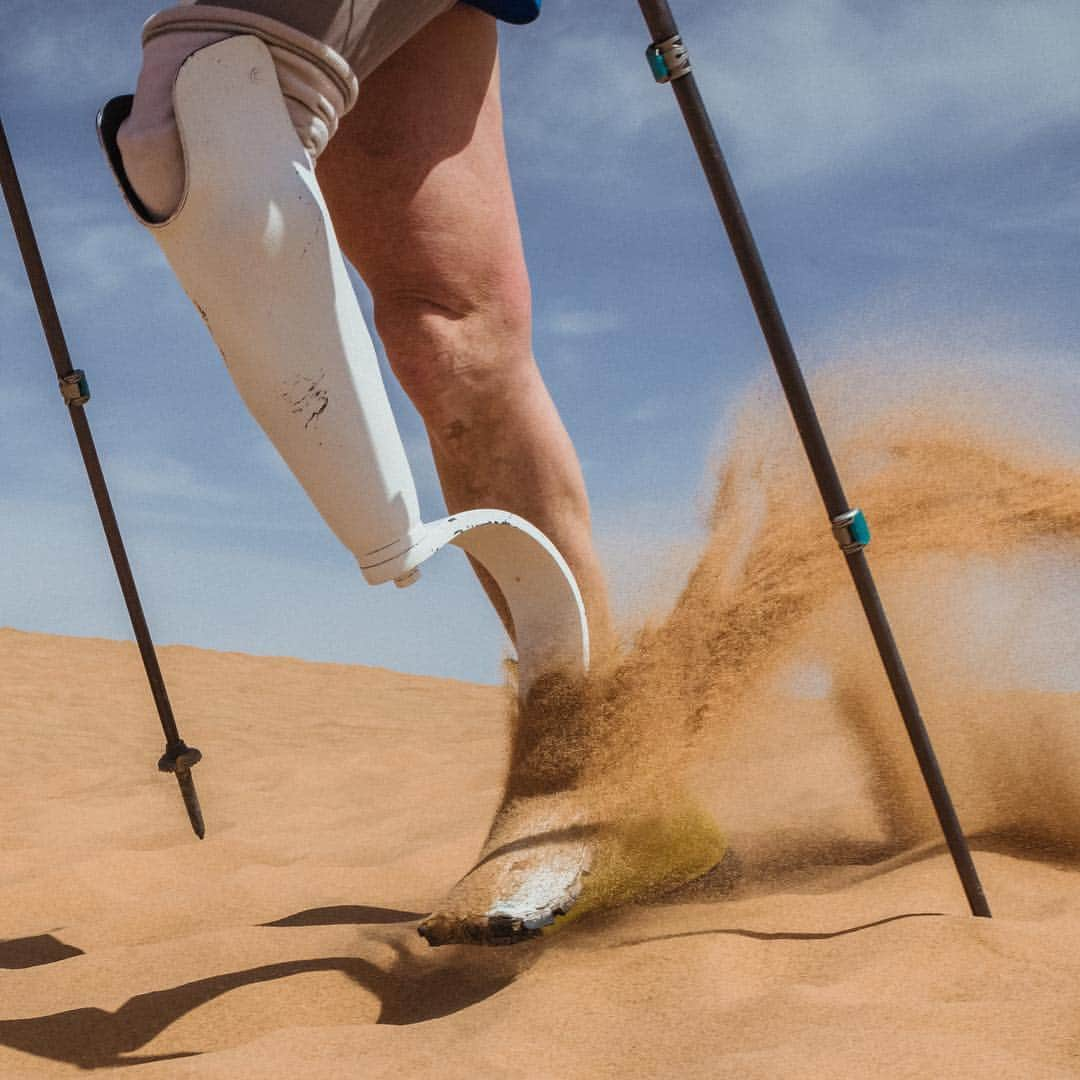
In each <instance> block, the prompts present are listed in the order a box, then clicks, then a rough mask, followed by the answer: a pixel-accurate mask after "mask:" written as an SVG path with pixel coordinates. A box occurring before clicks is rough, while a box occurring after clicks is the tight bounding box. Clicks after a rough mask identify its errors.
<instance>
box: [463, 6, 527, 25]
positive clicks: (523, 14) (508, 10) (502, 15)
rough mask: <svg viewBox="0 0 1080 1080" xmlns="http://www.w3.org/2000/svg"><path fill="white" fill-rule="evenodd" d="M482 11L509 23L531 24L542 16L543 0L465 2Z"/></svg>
mask: <svg viewBox="0 0 1080 1080" xmlns="http://www.w3.org/2000/svg"><path fill="white" fill-rule="evenodd" d="M465 3H466V4H471V5H472V6H473V7H475V8H479V9H480V10H481V11H486V12H487V13H488V14H489V15H494V16H495V18H496V19H502V21H503V22H509V23H529V22H532V21H533V19H535V18H536V17H537V16H538V15H539V14H540V4H541V0H465Z"/></svg>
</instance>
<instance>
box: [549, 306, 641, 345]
mask: <svg viewBox="0 0 1080 1080" xmlns="http://www.w3.org/2000/svg"><path fill="white" fill-rule="evenodd" d="M621 325H622V319H621V318H620V316H619V315H617V314H616V313H615V312H613V311H590V310H584V309H579V310H570V309H564V310H561V311H560V310H556V311H552V312H550V313H548V314H547V315H545V316H544V317H543V318H542V319H541V320H540V329H541V330H542V331H544V332H546V333H548V334H554V335H556V336H557V337H564V338H566V337H568V338H575V337H594V336H597V335H600V334H611V333H613V332H614V331H616V330H618V329H619V327H620V326H621Z"/></svg>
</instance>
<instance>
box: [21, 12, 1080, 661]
mask: <svg viewBox="0 0 1080 1080" xmlns="http://www.w3.org/2000/svg"><path fill="white" fill-rule="evenodd" d="M673 6H674V10H675V14H676V17H677V18H678V20H679V22H680V25H681V28H682V30H683V35H684V38H685V39H686V41H687V43H688V44H689V46H690V49H691V54H692V57H693V59H694V61H695V65H696V71H697V75H698V78H699V82H700V84H701V87H702V91H703V93H704V95H705V98H706V101H707V102H708V103H709V105H710V108H711V111H712V114H713V120H714V123H715V125H716V127H717V130H718V133H719V136H720V140H721V144H722V145H723V146H724V148H725V152H726V154H727V156H728V159H729V162H730V164H731V168H732V171H733V173H734V176H735V180H736V183H737V185H738V186H739V189H740V192H741V194H742V197H743V201H744V203H745V205H746V209H747V212H748V214H749V217H750V220H751V223H752V225H753V226H754V229H755V232H756V234H757V237H758V242H759V245H760V247H761V249H762V253H763V255H764V258H765V261H766V265H767V266H768V268H769V271H770V273H771V275H772V277H773V282H774V286H775V288H776V291H777V294H778V297H779V299H780V303H781V307H782V309H783V311H784V314H785V317H786V319H787V321H788V324H789V328H790V330H791V332H792V336H793V338H794V340H795V343H796V347H797V348H798V349H799V351H800V354H801V355H802V356H803V358H804V359H805V361H806V362H807V363H808V365H809V366H811V367H812V366H814V365H816V364H819V363H822V362H825V361H827V360H828V359H829V357H830V356H831V355H833V354H835V353H836V352H845V351H850V350H851V349H852V348H865V349H869V350H873V349H875V348H878V347H879V345H880V344H881V343H892V344H893V345H895V342H897V341H898V340H899V341H917V342H920V343H924V344H925V343H927V342H930V343H933V347H934V348H936V349H938V350H944V351H945V352H946V353H947V351H948V350H949V349H957V350H961V349H970V348H980V349H984V350H990V351H991V352H993V353H994V354H995V355H997V356H1000V357H1003V358H1009V357H1015V358H1019V362H1020V363H1024V364H1031V365H1058V366H1059V368H1060V369H1061V370H1069V369H1071V370H1072V371H1073V372H1075V370H1076V346H1077V341H1078V337H1080V335H1078V331H1080V304H1078V303H1077V295H1078V285H1080V260H1078V259H1077V240H1078V230H1080V81H1078V80H1077V78H1076V74H1075V72H1076V68H1077V64H1078V61H1080V44H1078V43H1080V6H1078V5H1076V4H1075V3H1074V2H1073V0H1068V2H1057V3H1055V2H1049V0H1026V2H997V0H986V2H985V3H980V4H978V5H973V4H971V3H970V2H964V0H956V2H953V0H932V2H931V0H923V2H913V3H907V4H902V5H897V4H894V3H888V4H886V3H868V2H859V3H855V2H843V0H797V2H764V3H749V2H741V3H739V2H736V3H730V4H723V5H718V4H715V3H713V2H712V0H674V3H673ZM43 10H47V15H45V16H43V15H42V11H43ZM154 10H155V7H154V4H153V3H148V2H147V3H144V2H141V0H140V2H137V0H113V2H110V3H108V4H101V3H96V4H91V3H88V2H85V0H67V2H65V3H64V4H58V5H48V6H47V8H43V6H42V5H40V4H38V3H31V2H29V0H4V4H3V11H4V22H5V33H4V35H3V39H2V41H0V113H2V115H3V118H4V122H5V125H6V127H7V131H8V137H9V139H10V141H11V143H12V147H13V150H14V153H15V156H16V161H17V164H18V165H19V168H20V173H21V177H22V181H23V186H24V189H25V191H26V195H27V200H28V202H29V205H30V209H31V213H32V215H33V217H34V221H35V225H36V227H37V230H38V236H39V241H40V243H41V247H42V250H43V254H44V257H45V261H46V265H47V267H48V270H49V273H50V277H51V279H52V282H53V286H54V289H55V293H56V297H57V302H58V305H59V308H60V312H61V317H62V319H63V321H64V325H65V329H66V331H67V335H68V340H69V344H70V346H71V351H72V354H73V357H74V360H75V363H76V364H77V365H79V366H82V367H85V368H86V369H87V370H88V372H89V374H90V378H91V383H92V386H93V391H94V400H93V402H92V404H91V406H90V419H91V423H92V424H93V427H94V432H95V435H96V438H97V440H98V445H99V449H100V451H101V455H102V458H103V461H104V464H105V469H106V475H107V477H108V479H109V481H110V485H111V488H112V492H113V497H114V501H115V503H116V507H117V511H118V513H119V516H120V521H121V525H122V527H123V529H124V532H125V536H126V539H127V542H128V546H129V549H130V554H131V557H132V562H133V564H134V566H135V570H136V575H137V578H138V580H139V584H140V588H141V591H142V593H143V600H144V604H145V607H146V610H147V613H148V616H149V618H150V622H151V626H152V628H153V630H154V633H155V636H156V637H157V639H158V640H159V641H160V642H162V643H167V642H186V643H190V644H195V645H201V646H206V647H211V648H219V649H230V650H240V651H245V652H258V653H273V654H285V655H292V656H300V657H305V658H311V659H325V660H335V661H344V662H355V663H366V664H375V665H383V666H388V667H393V668H397V669H400V670H406V671H414V672H423V673H431V674H439V675H450V676H456V677H461V678H475V679H484V680H496V679H497V678H498V664H499V658H500V656H501V655H502V653H503V650H504V645H503V641H502V634H501V630H500V628H499V626H498V623H497V621H496V620H495V618H494V616H493V615H492V614H491V613H490V611H489V610H488V608H487V606H486V604H485V602H484V600H483V598H482V596H481V594H480V591H479V589H478V587H477V586H475V584H474V582H473V581H472V578H471V576H470V574H469V572H468V570H467V568H466V566H465V564H464V560H463V559H461V558H460V557H459V556H458V554H457V553H456V552H446V553H444V554H443V555H441V556H440V557H438V558H437V559H436V560H433V561H432V562H431V563H430V564H429V565H428V567H427V568H426V571H425V576H424V580H423V582H422V583H421V584H420V585H418V586H416V587H414V588H412V589H410V590H406V591H404V592H402V591H400V590H395V589H392V588H381V589H371V588H369V587H367V586H365V585H364V584H363V582H362V581H361V579H360V576H359V574H358V572H357V571H356V569H355V565H354V563H353V562H352V560H351V558H350V556H349V555H348V554H347V553H346V552H345V551H344V550H343V549H342V548H341V547H340V546H339V545H338V544H337V542H336V541H335V540H334V538H333V537H332V536H331V535H330V533H329V532H328V531H327V530H326V529H325V527H323V525H322V524H321V522H320V520H319V519H318V517H317V516H316V515H315V513H314V512H313V511H312V510H311V508H310V507H309V506H308V504H307V503H306V501H305V499H304V497H303V495H302V493H301V492H300V490H299V488H298V487H297V485H296V484H295V482H294V481H293V480H292V478H291V476H290V475H289V473H288V472H287V470H286V469H285V468H284V466H283V465H282V464H281V463H280V462H279V461H278V460H277V458H276V456H275V454H274V452H273V450H272V449H271V448H270V446H269V445H268V444H267V443H266V442H265V440H264V439H263V437H262V436H261V434H260V432H259V431H258V429H257V428H256V427H255V425H254V423H253V422H252V421H251V420H250V418H248V416H247V415H246V413H245V412H244V410H243V408H242V407H241V405H240V403H239V400H238V399H237V397H236V394H235V392H234V391H233V389H232V386H231V383H230V382H229V380H228V377H227V375H226V373H225V371H224V369H223V367H222V365H221V363H220V361H219V359H218V358H217V355H216V353H215V351H214V349H213V346H212V343H211V342H210V340H209V338H208V337H207V335H206V333H205V330H204V328H203V326H202V323H201V321H200V320H199V318H198V317H197V315H195V314H194V312H193V311H192V310H191V309H190V306H189V304H188V302H187V300H186V298H185V297H184V296H183V294H182V292H181V291H180V289H179V287H178V286H177V285H176V284H175V282H174V281H173V279H172V278H171V275H170V273H169V271H168V269H167V267H166V266H165V264H164V261H163V259H162V258H161V256H160V255H159V254H158V252H157V250H156V248H155V247H154V245H153V243H152V242H151V241H150V239H149V238H148V237H147V236H145V235H144V234H143V233H142V232H141V231H140V230H139V229H138V228H137V227H136V226H135V225H134V223H133V222H132V221H131V219H130V218H129V216H128V215H127V212H126V210H125V208H124V207H123V205H122V203H121V201H120V199H119V197H118V195H117V194H116V192H115V190H114V188H113V185H112V181H111V178H110V176H109V174H108V172H107V171H106V169H105V167H104V165H103V163H102V161H101V159H100V154H99V151H98V148H97V144H96V139H95V134H94V125H93V120H94V115H95V113H96V110H97V108H98V107H99V105H100V104H101V103H102V102H103V101H104V100H105V99H106V98H107V97H109V96H111V95H113V94H115V93H120V92H125V91H127V90H129V89H130V88H131V87H132V86H133V84H134V80H135V76H136V74H137V70H138V63H139V52H138V35H139V27H140V25H141V22H142V21H143V20H144V19H145V18H146V17H148V16H149V15H150V14H152V13H153V11H154ZM502 43H503V70H504V96H505V101H506V116H507V134H508V142H509V147H510V155H511V166H512V169H513V173H514V177H515V185H516V190H517V193H518V199H519V208H520V212H521V218H522V226H523V230H524V234H525V242H526V249H527V252H528V256H529V263H530V270H531V274H532V279H533V285H534V290H535V308H536V351H537V356H538V358H539V360H540V363H541V365H542V367H543V370H544V372H545V376H546V378H547V380H548V382H549V385H550V386H551V389H552V392H553V394H554V396H555V398H556V401H557V402H558V404H559V406H560V408H561V410H562V412H563V415H564V418H565V420H566V422H567V426H568V427H569V429H570V432H571V435H572V436H573V438H574V440H575V442H576V444H577V446H578V448H579V451H580V454H581V457H582V460H583V463H584V467H585V471H586V477H587V480H588V483H589V487H590V491H591V495H592V499H593V506H594V516H595V524H596V532H597V537H598V542H599V545H600V548H601V551H602V552H603V553H604V555H605V558H606V560H607V562H608V565H609V568H610V572H611V577H612V585H613V590H614V594H615V599H616V604H617V607H618V609H619V611H620V612H621V613H622V614H623V616H624V618H626V619H627V620H629V621H630V622H633V620H634V619H635V618H637V617H639V616H640V615H641V613H642V612H643V611H644V610H647V609H649V608H650V607H655V605H657V604H659V603H662V602H663V601H664V600H665V599H666V598H670V597H671V596H672V595H673V593H674V591H675V590H676V589H677V587H678V585H679V582H680V581H681V580H682V576H683V575H684V574H685V572H686V570H687V568H688V566H689V565H690V563H691V561H692V558H693V553H694V551H695V550H696V547H697V545H698V544H699V543H700V539H701V535H702V521H703V517H704V509H705V507H706V505H707V503H708V495H709V487H710V477H711V471H712V468H713V462H714V456H715V449H716V447H717V445H719V444H720V443H721V442H722V440H723V436H724V430H725V424H726V414H727V411H728V410H729V409H730V407H731V405H732V403H733V402H734V401H735V400H736V399H737V398H738V396H739V395H740V393H741V392H742V391H743V390H744V389H745V388H746V387H747V386H748V385H750V384H751V383H752V382H753V381H754V380H755V379H757V378H760V377H761V375H762V373H763V372H766V371H767V368H768V357H767V354H766V352H765V350H764V347H763V345H762V344H761V341H760V337H759V334H758V330H757V326H756V323H755V322H754V320H753V315H752V312H751V309H750V307H749V304H748V302H747V300H746V297H745V294H744V292H743V289H742V285H741V281H740V280H739V278H738V276H737V273H736V271H735V268H734V264H733V260H732V258H731V255H730V253H729V251H728V248H727V246H726V241H725V239H724V237H723V233H722V230H721V227H720V225H719V222H718V220H717V219H716V216H715V212H714V210H713V209H712V205H711V202H710V199H709V195H708V192H707V189H706V188H705V184H704V181H703V179H702V178H701V176H700V173H699V172H698V169H697V165H696V161H695V159H694V158H693V155H692V150H691V148H690V144H689V140H688V138H687V136H686V133H685V130H684V129H683V127H682V122H681V119H680V118H679V115H678V112H677V109H676V107H675V103H674V101H673V99H672V95H671V93H670V91H669V90H667V89H666V88H660V87H657V86H655V85H654V84H653V82H652V79H651V77H650V75H649V72H648V68H647V66H646V64H645V60H644V55H643V54H644V47H645V45H646V44H647V36H646V33H645V30H644V24H643V23H642V20H641V16H640V13H639V10H638V8H637V5H636V3H634V2H633V0H625V2H622V0H604V2H603V3H602V4H588V5H586V4H575V3H571V0H545V4H544V16H543V18H542V19H541V20H540V21H539V22H538V23H536V24H534V25H533V26H531V27H529V28H513V27H508V28H505V32H504V33H503V37H502ZM0 312H2V316H0V318H2V328H3V333H2V334H0V551H2V558H0V625H11V626H15V627H19V628H21V629H27V630H40V631H48V632H54V633H72V634H88V635H98V636H106V637H127V636H129V630H128V627H127V623H126V616H125V613H124V610H123V606H122V603H121V600H120V597H119V592H118V589H117V587H116V584H115V581H114V579H113V577H112V571H111V567H110V565H109V563H108V560H107V554H106V550H105V547H104V544H103V542H102V539H101V536H100V530H99V526H98V524H97V520H96V516H95V512H94V509H93V504H92V502H91V500H90V496H89V492H88V490H87V486H86V481H85V478H84V475H83V472H82V466H81V463H80V461H79V459H78V455H77V451H76V448H75V444H74V439H73V437H72V435H71V431H70V425H69V423H68V420H67V418H66V416H65V415H64V409H63V407H62V405H61V404H60V402H59V398H58V396H57V393H56V390H55V384H54V382H53V379H52V375H51V368H50V362H49V358H48V354H47V352H46V351H45V347H44V342H43V339H42V335H41V331H40V328H39V326H38V323H37V319H36V315H35V312H34V309H33V305H32V301H31V298H30V294H29V291H28V289H27V287H26V284H25V280H24V277H23V272H22V268H21V264H20V263H19V261H18V255H17V251H16V249H15V245H14V240H13V238H12V236H11V232H10V228H9V226H8V224H7V222H6V217H5V218H4V223H3V224H2V225H0ZM1072 385H1073V386H1074V385H1075V384H1072ZM873 390H874V388H873V387H872V386H871V387H867V393H868V394H872V393H873ZM391 393H392V399H393V402H394V405H395V408H396V410H397V414H398V416H399V420H400V424H401V427H402V430H403V433H404V436H405V440H406V445H407V447H408V449H409V453H410V457H411V460H412V462H413V467H414V470H415V472H416V474H417V480H418V484H419V487H420V493H421V502H422V506H423V508H424V512H425V516H427V517H433V516H436V515H438V514H439V513H440V512H441V502H440V499H439V495H438V488H437V484H436V482H435V478H434V471H433V468H432V465H431V461H430V455H429V453H428V451H427V447H426V441H425V438H424V435H423V430H422V427H421V425H420V424H419V421H418V419H417V418H416V416H415V414H414V413H413V412H412V410H411V408H410V407H409V405H408V403H407V402H406V401H405V400H404V398H403V396H402V395H401V394H400V393H399V392H397V390H396V388H393V389H392V391H391Z"/></svg>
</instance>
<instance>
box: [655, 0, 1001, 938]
mask: <svg viewBox="0 0 1080 1080" xmlns="http://www.w3.org/2000/svg"><path fill="white" fill-rule="evenodd" d="M638 3H639V5H640V7H641V13H642V15H644V17H645V22H646V24H647V25H648V28H649V33H650V34H651V35H652V40H653V42H654V43H656V44H659V43H661V42H666V41H668V40H670V39H671V38H675V37H678V34H679V30H678V27H677V26H676V24H675V18H674V16H673V15H672V13H671V8H670V6H669V4H668V2H667V0H638ZM671 86H672V89H673V90H674V92H675V97H676V100H677V101H678V103H679V108H680V109H681V110H682V114H683V119H684V120H685V121H686V126H687V128H688V129H689V131H690V137H691V138H692V139H693V142H694V147H695V149H696V150H697V154H698V158H699V159H700V161H701V166H702V168H703V169H704V171H705V176H706V179H707V180H708V183H709V188H710V189H711V191H712V194H713V198H714V200H715V201H716V207H717V209H718V210H719V211H720V217H721V218H722V220H723V222H724V228H725V230H726V231H727V235H728V239H729V240H730V242H731V246H732V249H733V250H734V253H735V258H736V261H737V262H738V264H739V270H740V271H741V273H742V276H743V281H744V282H745V283H746V288H747V291H748V292H749V294H750V300H751V302H752V303H753V305H754V311H755V312H756V313H757V318H758V322H759V324H760V325H761V330H762V333H763V334H764V336H765V341H766V343H767V345H768V347H769V352H770V354H771V355H772V359H773V364H774V365H775V367H776V372H777V375H778V376H779V377H780V383H781V385H782V387H783V390H784V395H785V397H786V398H787V402H788V406H789V408H790V409H791V414H792V416H793V417H794V419H795V426H796V428H797V429H798V432H799V437H800V439H801V440H802V444H803V447H804V449H805V451H806V456H807V457H808V458H809V461H810V468H811V469H812V471H813V474H814V479H815V481H816V482H817V486H818V490H819V491H820V492H821V498H822V501H823V502H824V504H825V509H826V511H827V513H828V515H829V519H830V520H835V519H836V518H838V517H840V516H841V515H844V514H846V513H848V512H849V510H850V507H849V506H848V502H847V497H846V496H845V494H844V489H843V486H842V485H841V483H840V476H839V474H838V473H837V471H836V465H835V463H834V462H833V458H832V454H831V453H830V452H829V446H828V443H827V442H826V440H825V434H824V432H823V431H822V429H821V423H820V422H819V420H818V416H817V411H816V410H815V408H814V403H813V400H812V399H811V397H810V391H809V390H808V389H807V386H806V380H805V379H804V378H803V374H802V369H801V368H800V367H799V361H798V358H797V357H796V355H795V350H794V348H793V346H792V344H791V338H790V337H789V336H788V332H787V328H786V327H785V325H784V320H783V317H782V316H781V314H780V308H779V305H778V304H777V302H776V296H775V295H774V293H773V290H772V285H771V284H770V282H769V278H768V275H767V274H766V273H765V267H764V264H763V263H762V261H761V255H760V253H759V252H758V249H757V244H756V243H755V242H754V237H753V234H752V233H751V231H750V225H749V222H748V221H747V220H746V215H745V213H744V212H743V208H742V203H741V202H740V200H739V196H738V193H737V192H736V190H735V184H734V182H733V181H732V179H731V173H730V172H729V171H728V167H727V163H726V161H725V160H724V155H723V152H722V151H721V149H720V143H719V141H718V140H717V138H716V132H715V130H714V129H713V126H712V122H711V121H710V119H709V114H708V110H707V109H706V107H705V102H704V101H703V100H702V97H701V93H700V91H699V90H698V87H697V82H696V80H695V78H694V76H693V73H692V72H689V71H688V72H687V73H686V74H682V75H678V76H677V77H676V78H674V79H672V82H671ZM844 554H845V557H846V559H847V565H848V570H849V571H850V573H851V577H852V580H853V581H854V583H855V589H856V591H857V592H858V594H859V600H860V602H861V603H862V607H863V611H864V612H865V614H866V618H867V621H868V622H869V624H870V631H871V633H872V634H873V637H874V642H875V644H876V645H877V648H878V652H879V653H880V655H881V661H882V664H883V665H884V667H885V672H886V674H887V676H888V679H889V684H890V686H891V687H892V691H893V696H894V697H895V698H896V703H897V706H898V707H899V709H900V715H901V716H902V717H903V720H904V725H905V727H906V728H907V732H908V736H909V738H910V739H911V745H912V748H913V749H914V751H915V757H916V759H917V760H918V763H919V768H920V770H921V771H922V775H923V779H924V780H925V782H926V787H927V790H928V791H929V793H930V799H931V801H932V802H933V805H934V810H935V811H936V812H937V817H938V821H939V823H940V825H941V830H942V832H943V833H944V835H945V841H946V843H947V844H948V847H949V851H950V853H951V854H952V858H953V862H954V864H955V865H956V871H957V873H958V874H959V876H960V881H961V883H962V885H963V887H964V893H965V895H966V896H967V901H968V904H969V906H970V908H971V912H972V914H973V915H979V916H983V917H985V918H989V917H990V907H989V904H988V903H987V900H986V896H985V894H984V892H983V888H982V883H981V882H980V880H979V875H978V872H977V870H976V869H975V863H974V861H973V860H972V858H971V851H970V849H969V847H968V843H967V840H966V838H965V837H964V832H963V829H962V828H961V827H960V821H959V819H958V818H957V816H956V810H955V808H954V806H953V802H952V799H951V797H950V795H949V790H948V787H947V785H946V783H945V778H944V776H943V775H942V772H941V767H940V765H939V764H938V760H937V756H936V755H935V753H934V748H933V745H932V744H931V742H930V736H929V733H928V732H927V730H926V725H925V723H924V722H923V719H922V716H921V714H920V712H919V706H918V702H917V701H916V699H915V693H914V691H913V690H912V687H911V682H910V681H909V679H908V676H907V672H906V670H905V669H904V663H903V660H902V659H901V657H900V650H899V649H898V647H897V644H896V640H895V639H894V637H893V633H892V629H891V627H890V626H889V621H888V618H887V617H886V614H885V609H884V607H883V606H882V603H881V598H880V597H879V596H878V591H877V587H876V585H875V584H874V578H873V575H872V574H871V572H870V564H869V562H868V561H867V558H866V554H865V552H864V551H863V549H862V548H861V547H860V548H856V549H854V550H851V551H845V553H844Z"/></svg>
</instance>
